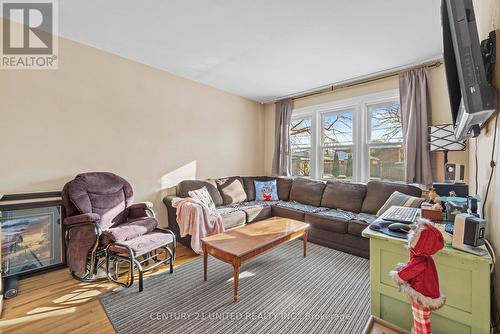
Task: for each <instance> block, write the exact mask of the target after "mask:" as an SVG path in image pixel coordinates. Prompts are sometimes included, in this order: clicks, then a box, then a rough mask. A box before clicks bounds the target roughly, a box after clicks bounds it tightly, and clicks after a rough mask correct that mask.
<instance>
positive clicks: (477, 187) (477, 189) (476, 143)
mask: <svg viewBox="0 0 500 334" xmlns="http://www.w3.org/2000/svg"><path fill="white" fill-rule="evenodd" d="M478 141H479V139H478V138H476V141H475V146H476V147H475V161H476V169H475V170H474V171H475V172H476V191H475V192H474V195H477V194H478V191H479V186H478V182H479V180H478V177H477V176H478V162H477V147H478V146H479V145H478V144H479V143H478Z"/></svg>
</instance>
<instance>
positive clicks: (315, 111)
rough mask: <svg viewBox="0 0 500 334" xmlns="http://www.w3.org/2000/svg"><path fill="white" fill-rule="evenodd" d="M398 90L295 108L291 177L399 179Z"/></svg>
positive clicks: (402, 162)
mask: <svg viewBox="0 0 500 334" xmlns="http://www.w3.org/2000/svg"><path fill="white" fill-rule="evenodd" d="M402 142H403V135H402V128H401V112H400V106H399V92H398V91H389V92H383V93H379V94H373V95H369V96H361V97H358V98H355V99H351V100H344V101H339V102H335V103H327V104H323V105H318V106H312V107H306V108H300V109H295V110H294V111H293V116H292V122H291V126H290V143H291V155H290V156H291V163H292V175H294V176H306V177H311V178H316V179H327V180H328V179H340V180H352V181H368V180H390V181H403V180H404V177H405V174H404V173H405V160H404V155H403V144H402Z"/></svg>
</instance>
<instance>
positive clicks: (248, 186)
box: [242, 176, 269, 201]
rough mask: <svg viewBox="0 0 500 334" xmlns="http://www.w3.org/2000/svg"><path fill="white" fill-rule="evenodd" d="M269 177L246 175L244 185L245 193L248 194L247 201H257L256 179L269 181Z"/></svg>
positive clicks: (243, 178)
mask: <svg viewBox="0 0 500 334" xmlns="http://www.w3.org/2000/svg"><path fill="white" fill-rule="evenodd" d="M268 179H269V178H268V177H267V176H244V177H242V180H243V187H244V188H245V193H246V194H247V201H255V184H254V181H267V180H268Z"/></svg>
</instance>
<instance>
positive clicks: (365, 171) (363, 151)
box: [289, 89, 406, 182]
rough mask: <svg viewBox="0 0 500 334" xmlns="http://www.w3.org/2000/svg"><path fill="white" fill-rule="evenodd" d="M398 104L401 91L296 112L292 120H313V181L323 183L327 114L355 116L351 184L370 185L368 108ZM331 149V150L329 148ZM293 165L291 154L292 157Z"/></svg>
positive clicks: (326, 104) (321, 105) (296, 109)
mask: <svg viewBox="0 0 500 334" xmlns="http://www.w3.org/2000/svg"><path fill="white" fill-rule="evenodd" d="M390 102H397V103H399V102H400V100H399V89H392V90H386V91H382V92H378V93H374V94H367V95H361V96H357V97H353V98H349V99H343V100H338V101H332V102H327V103H322V104H317V105H313V106H307V107H302V108H294V110H293V111H292V120H293V119H300V118H304V117H311V162H310V168H311V171H310V175H309V178H312V179H323V171H322V166H323V162H322V161H321V159H322V157H323V149H324V148H325V145H324V141H323V117H324V115H328V114H337V113H342V112H352V117H353V145H352V157H353V173H352V179H350V181H352V182H367V181H369V179H370V165H369V164H370V159H369V153H370V151H369V150H370V147H371V146H370V144H371V143H369V140H370V138H371V115H369V113H370V111H369V106H372V105H376V104H382V103H390ZM328 147H330V146H328ZM289 159H290V161H291V154H290V157H289ZM404 159H405V163H406V157H404ZM294 176H296V175H294Z"/></svg>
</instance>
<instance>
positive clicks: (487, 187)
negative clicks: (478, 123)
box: [476, 113, 498, 219]
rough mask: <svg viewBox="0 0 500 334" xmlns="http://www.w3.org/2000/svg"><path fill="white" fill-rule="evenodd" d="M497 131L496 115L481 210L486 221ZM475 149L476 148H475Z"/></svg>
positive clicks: (494, 165)
mask: <svg viewBox="0 0 500 334" xmlns="http://www.w3.org/2000/svg"><path fill="white" fill-rule="evenodd" d="M497 130H498V113H497V115H496V117H495V130H494V134H493V147H492V149H491V160H490V167H491V170H490V177H489V179H488V185H487V186H486V192H485V193H484V200H483V209H482V217H483V219H486V202H487V200H488V193H489V192H490V186H491V181H492V180H493V173H494V171H495V167H496V163H495V160H494V159H495V147H496V143H497ZM476 147H477V146H476Z"/></svg>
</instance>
